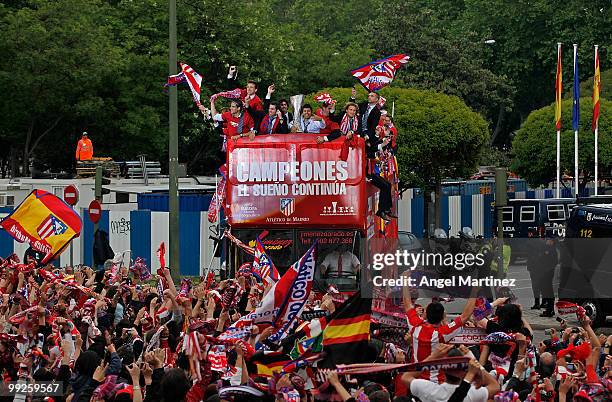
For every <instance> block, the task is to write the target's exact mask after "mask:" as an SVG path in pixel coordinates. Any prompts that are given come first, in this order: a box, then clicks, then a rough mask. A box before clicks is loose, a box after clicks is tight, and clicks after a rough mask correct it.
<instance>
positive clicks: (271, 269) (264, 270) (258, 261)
mask: <svg viewBox="0 0 612 402" xmlns="http://www.w3.org/2000/svg"><path fill="white" fill-rule="evenodd" d="M253 271H254V272H255V273H256V274H257V275H259V277H261V280H262V281H263V282H264V284H266V285H271V284H273V283H276V282H278V279H279V278H280V276H279V275H278V270H277V269H276V267H275V266H274V263H273V262H272V259H270V257H269V256H268V254H266V249H265V248H264V246H263V244H262V243H261V240H260V239H259V236H258V237H257V239H256V240H255V258H254V259H253Z"/></svg>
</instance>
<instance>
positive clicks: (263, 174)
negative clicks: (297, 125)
mask: <svg viewBox="0 0 612 402" xmlns="http://www.w3.org/2000/svg"><path fill="white" fill-rule="evenodd" d="M316 137H317V136H316V135H313V134H291V135H270V136H257V137H255V139H254V140H252V141H251V140H248V139H240V140H238V141H230V143H229V144H228V149H227V161H228V183H227V184H228V191H227V206H228V207H227V208H226V211H229V214H228V218H229V223H230V225H231V226H233V227H241V226H242V227H247V226H253V225H262V226H265V227H269V228H274V227H281V226H282V227H285V228H286V227H287V226H288V225H289V226H310V227H321V226H327V227H334V226H339V227H344V228H354V229H363V230H365V217H364V214H363V211H365V210H366V182H365V156H364V142H363V139H358V141H357V146H356V147H354V148H351V149H350V151H349V155H348V158H347V160H346V161H343V160H340V151H341V148H342V143H343V139H337V140H335V141H332V142H325V143H322V144H317V143H316Z"/></svg>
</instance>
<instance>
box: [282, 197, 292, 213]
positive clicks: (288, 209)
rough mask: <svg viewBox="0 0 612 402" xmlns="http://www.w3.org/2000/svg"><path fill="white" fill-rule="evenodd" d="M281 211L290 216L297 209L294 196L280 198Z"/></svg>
mask: <svg viewBox="0 0 612 402" xmlns="http://www.w3.org/2000/svg"><path fill="white" fill-rule="evenodd" d="M280 211H281V212H282V213H283V215H285V216H290V215H291V214H292V213H293V212H294V211H295V203H294V202H293V198H281V199H280Z"/></svg>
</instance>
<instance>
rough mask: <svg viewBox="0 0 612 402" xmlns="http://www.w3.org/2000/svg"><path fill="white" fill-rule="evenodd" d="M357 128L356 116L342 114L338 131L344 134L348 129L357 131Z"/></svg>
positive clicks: (357, 119) (357, 120)
mask: <svg viewBox="0 0 612 402" xmlns="http://www.w3.org/2000/svg"><path fill="white" fill-rule="evenodd" d="M358 128H359V118H358V117H357V116H353V117H349V115H348V114H346V113H345V114H344V116H343V117H342V121H341V122H340V131H342V134H344V135H346V134H348V132H349V131H353V132H357V129H358Z"/></svg>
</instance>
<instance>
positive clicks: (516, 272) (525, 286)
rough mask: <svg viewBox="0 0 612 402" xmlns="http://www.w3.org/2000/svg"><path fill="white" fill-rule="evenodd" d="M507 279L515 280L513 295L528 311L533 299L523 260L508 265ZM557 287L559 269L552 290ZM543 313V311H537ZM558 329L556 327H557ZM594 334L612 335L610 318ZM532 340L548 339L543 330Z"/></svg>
mask: <svg viewBox="0 0 612 402" xmlns="http://www.w3.org/2000/svg"><path fill="white" fill-rule="evenodd" d="M508 277H509V278H515V279H516V287H515V288H513V291H514V294H515V295H516V297H517V299H518V301H519V303H520V304H521V305H522V306H523V308H524V309H528V308H529V307H531V306H533V304H534V298H533V291H532V290H531V279H530V278H529V272H528V271H527V266H526V262H525V260H520V259H519V260H518V261H517V264H514V265H510V267H509V268H508ZM558 285H559V269H558V268H557V269H556V270H555V276H554V278H553V289H555V291H556V289H557V286H558ZM538 311H543V310H538ZM570 325H571V323H570ZM557 328H558V327H557ZM595 332H596V333H600V332H603V333H605V334H608V335H609V334H612V316H609V317H608V321H607V324H606V326H605V327H600V328H597V329H596V331H595ZM534 338H535V340H536V342H539V341H540V340H543V339H546V338H548V335H546V334H545V333H544V330H543V329H535V330H534Z"/></svg>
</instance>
